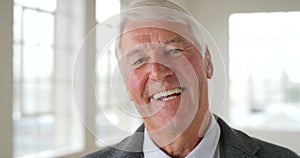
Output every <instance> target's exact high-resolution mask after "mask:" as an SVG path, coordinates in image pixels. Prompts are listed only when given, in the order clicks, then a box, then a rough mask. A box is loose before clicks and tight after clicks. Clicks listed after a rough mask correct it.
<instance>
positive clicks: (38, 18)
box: [13, 0, 81, 157]
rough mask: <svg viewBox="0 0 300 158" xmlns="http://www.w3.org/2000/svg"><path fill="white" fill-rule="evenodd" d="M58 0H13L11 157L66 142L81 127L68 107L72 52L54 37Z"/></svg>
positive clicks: (60, 146) (59, 146)
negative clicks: (12, 148) (12, 125)
mask: <svg viewBox="0 0 300 158" xmlns="http://www.w3.org/2000/svg"><path fill="white" fill-rule="evenodd" d="M57 3H58V2H57V1H56V0H45V1H36V0H14V26H13V27H14V28H13V32H14V37H13V40H14V45H13V48H14V50H13V70H14V74H13V75H14V98H13V104H14V105H13V121H14V157H20V156H28V155H34V154H37V153H41V152H45V151H47V152H49V151H51V150H57V149H60V150H61V149H65V148H66V147H68V148H69V147H71V146H74V145H78V144H79V141H80V138H81V137H80V136H78V135H77V137H76V138H77V139H76V140H75V141H74V139H72V138H73V134H75V135H76V133H78V132H79V131H80V130H79V129H78V124H76V121H77V120H76V119H74V118H75V116H74V114H73V113H72V104H73V101H72V86H71V83H72V82H71V72H72V69H70V68H71V66H72V63H71V62H69V61H71V59H72V58H73V56H74V55H72V53H70V50H66V51H61V50H60V47H61V44H59V43H57V40H56V35H57V30H58V28H57V27H59V25H60V24H59V23H57V16H58V8H57ZM66 56H68V57H67V58H64V57H66ZM64 59H68V60H64Z"/></svg>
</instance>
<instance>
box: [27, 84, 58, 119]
mask: <svg viewBox="0 0 300 158" xmlns="http://www.w3.org/2000/svg"><path fill="white" fill-rule="evenodd" d="M51 86H52V85H51V84H50V83H41V82H40V83H36V82H32V83H23V87H22V88H23V89H22V95H23V96H22V112H23V113H24V114H27V115H32V114H40V113H45V112H52V110H53V109H52V107H53V105H52V97H53V96H52V87H51Z"/></svg>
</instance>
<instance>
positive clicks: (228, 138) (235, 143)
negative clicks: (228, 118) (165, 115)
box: [111, 115, 259, 158]
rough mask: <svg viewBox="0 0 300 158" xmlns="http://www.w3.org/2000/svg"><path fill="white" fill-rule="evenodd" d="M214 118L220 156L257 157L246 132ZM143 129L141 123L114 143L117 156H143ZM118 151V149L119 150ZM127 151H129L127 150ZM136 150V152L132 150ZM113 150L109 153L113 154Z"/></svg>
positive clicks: (252, 142)
mask: <svg viewBox="0 0 300 158" xmlns="http://www.w3.org/2000/svg"><path fill="white" fill-rule="evenodd" d="M215 117H216V120H217V122H218V124H219V125H220V128H221V136H220V143H219V149H220V156H221V158H222V157H226V158H227V157H229V158H230V157H243V158H257V157H256V156H255V154H256V153H257V151H258V150H259V145H258V144H257V143H256V142H255V141H254V140H253V139H252V138H250V137H249V136H247V135H246V134H244V133H242V132H240V131H238V130H235V129H232V128H230V127H229V126H228V125H227V124H226V123H225V122H224V121H223V120H222V119H221V118H219V117H218V116H216V115H215ZM144 129H145V126H144V124H142V125H141V126H140V127H139V128H138V129H137V131H136V132H135V133H134V134H133V136H131V137H128V138H126V139H125V140H123V141H122V142H121V143H119V144H118V145H116V146H115V147H116V148H115V149H121V151H123V152H121V153H120V152H118V156H120V157H126V156H130V157H133V158H141V157H144V154H143V142H144ZM119 151H120V150H119ZM126 151H127V152H126ZM128 151H129V152H128ZM132 151H136V152H132ZM113 153H114V152H112V153H111V154H112V155H113Z"/></svg>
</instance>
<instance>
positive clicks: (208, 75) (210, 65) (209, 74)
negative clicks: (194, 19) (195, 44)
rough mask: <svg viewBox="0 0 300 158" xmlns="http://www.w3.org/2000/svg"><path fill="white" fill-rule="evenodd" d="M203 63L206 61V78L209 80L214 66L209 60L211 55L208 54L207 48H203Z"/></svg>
mask: <svg viewBox="0 0 300 158" xmlns="http://www.w3.org/2000/svg"><path fill="white" fill-rule="evenodd" d="M205 61H206V70H207V71H206V74H207V78H209V79H211V78H212V76H213V73H214V66H213V63H212V60H211V54H210V52H209V49H208V46H207V45H206V48H205Z"/></svg>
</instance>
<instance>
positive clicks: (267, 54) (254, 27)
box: [230, 12, 300, 130]
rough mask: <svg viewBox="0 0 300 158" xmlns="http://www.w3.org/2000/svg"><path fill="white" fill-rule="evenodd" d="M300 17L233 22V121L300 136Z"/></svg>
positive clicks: (244, 17) (237, 17) (249, 17)
mask: <svg viewBox="0 0 300 158" xmlns="http://www.w3.org/2000/svg"><path fill="white" fill-rule="evenodd" d="M298 19H300V12H290V13H251V14H234V15H232V16H231V17H230V83H231V85H230V101H231V103H230V104H231V105H233V106H232V109H231V115H230V116H231V120H232V121H233V123H235V124H236V125H238V126H240V127H248V128H258V129H269V130H300V126H299V124H300V117H299V116H300V74H299V73H298V70H297V69H298V68H299V67H300V63H299V60H300V53H299V52H300V47H299V41H300V30H299V28H300V21H299V20H298Z"/></svg>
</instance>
